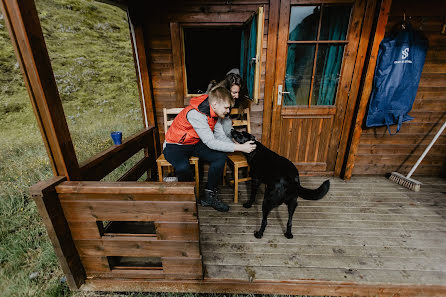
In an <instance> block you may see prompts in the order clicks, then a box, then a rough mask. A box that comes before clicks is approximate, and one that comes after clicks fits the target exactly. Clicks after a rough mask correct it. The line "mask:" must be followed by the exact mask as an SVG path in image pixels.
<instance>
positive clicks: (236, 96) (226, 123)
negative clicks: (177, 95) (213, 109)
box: [206, 68, 251, 138]
mask: <svg viewBox="0 0 446 297" xmlns="http://www.w3.org/2000/svg"><path fill="white" fill-rule="evenodd" d="M217 87H225V88H226V89H228V90H229V92H231V96H232V103H231V107H237V108H238V109H239V117H242V116H243V113H244V110H245V109H246V108H249V106H250V105H251V99H250V98H249V97H248V96H247V95H246V92H245V91H244V90H245V89H244V88H242V77H241V76H240V71H239V70H238V69H237V68H233V69H231V70H229V71H228V73H226V77H225V79H224V80H222V81H221V82H219V83H218V84H217V83H216V81H215V80H214V81H211V82H210V83H209V85H208V91H207V92H206V93H208V92H209V91H210V90H212V89H214V88H217ZM221 124H222V126H223V130H224V132H225V134H226V135H227V136H228V137H229V138H231V129H232V121H231V119H230V117H229V115H227V116H226V117H225V118H224V119H222V120H221Z"/></svg>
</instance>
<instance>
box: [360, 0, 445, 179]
mask: <svg viewBox="0 0 446 297" xmlns="http://www.w3.org/2000/svg"><path fill="white" fill-rule="evenodd" d="M418 3H419V2H418ZM420 7H421V8H420ZM442 7H443V8H444V7H445V4H444V2H443V1H440V0H436V1H429V5H420V4H418V5H416V1H402V0H394V1H393V2H392V6H391V9H390V14H389V20H388V23H387V26H386V33H388V32H390V30H391V29H392V28H393V27H394V26H395V25H397V24H398V23H400V22H401V21H402V18H403V16H402V11H403V10H405V12H406V17H407V18H408V19H409V21H410V22H411V24H412V25H413V27H414V28H415V29H417V30H421V31H422V32H423V33H424V34H425V35H426V37H427V38H428V40H429V48H428V51H427V56H426V62H425V65H424V69H423V73H422V75H421V80H420V84H419V88H418V92H417V95H416V99H415V102H414V104H413V108H412V111H411V112H410V113H409V115H411V116H413V117H414V118H415V119H414V120H412V121H409V122H405V123H403V125H402V127H401V130H400V132H399V133H398V134H396V135H392V136H391V135H389V134H388V132H387V128H386V127H379V128H365V127H363V129H364V130H363V131H362V135H361V139H360V143H359V148H358V153H357V156H356V161H355V167H354V169H353V174H367V175H376V174H385V173H388V172H391V171H398V172H400V173H402V174H407V173H408V172H409V171H410V169H411V167H412V166H413V165H414V164H415V162H416V161H417V159H418V158H419V157H420V156H421V154H422V153H423V150H424V149H425V148H426V146H427V144H429V142H430V141H431V140H432V139H433V137H434V135H435V133H436V132H437V131H438V129H439V128H440V127H441V125H442V123H443V122H444V121H445V120H446V66H445V65H446V64H445V62H446V46H445V45H446V37H445V36H444V35H441V34H440V30H441V26H442V24H443V18H444V16H442V13H443V14H444V9H441V8H442ZM403 8H404V9H403ZM369 83H371V82H369ZM391 129H392V131H395V127H391ZM444 139H445V137H444V136H441V137H440V138H439V139H438V140H437V142H436V143H435V145H434V146H433V147H432V148H431V150H430V151H429V153H428V155H427V156H426V157H425V159H424V160H423V161H422V162H421V164H420V166H419V167H418V168H417V170H416V171H415V173H414V174H415V175H439V174H441V173H444V172H443V171H444V168H445V165H446V150H445V148H444V141H445V140H444Z"/></svg>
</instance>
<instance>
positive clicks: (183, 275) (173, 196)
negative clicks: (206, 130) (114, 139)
mask: <svg viewBox="0 0 446 297" xmlns="http://www.w3.org/2000/svg"><path fill="white" fill-rule="evenodd" d="M56 191H57V194H58V198H59V200H60V205H61V206H62V209H63V212H64V214H65V218H66V221H67V222H68V227H69V231H71V236H72V239H73V240H74V245H75V246H76V249H77V252H78V253H79V256H80V260H81V262H82V264H83V266H84V268H85V273H86V276H87V278H91V277H104V278H133V277H136V278H157V279H163V278H166V279H202V275H203V267H202V259H201V255H200V247H199V226H198V212H197V206H196V201H195V193H194V184H193V183H176V184H172V185H165V184H162V183H141V182H88V181H87V182H63V183H61V184H60V185H58V186H57V187H56ZM110 221H112V224H116V225H119V224H121V225H122V223H123V222H129V221H130V222H132V221H133V222H135V221H136V222H137V223H144V222H152V223H153V225H154V226H155V233H153V231H152V230H148V229H147V228H144V229H141V228H140V231H142V232H133V231H134V229H132V230H133V231H130V230H129V229H127V231H126V230H124V229H125V228H121V229H120V231H119V232H112V233H110V234H108V233H106V232H104V231H103V227H101V226H103V222H110ZM127 228H128V227H127ZM68 234H70V232H68ZM115 257H130V258H136V259H139V260H138V261H141V259H144V258H158V259H160V261H161V263H162V265H161V267H158V266H157V267H148V266H147V265H142V266H140V267H139V266H138V267H135V266H128V267H118V266H117V267H114V266H113V265H112V264H111V262H110V261H109V260H110V259H113V258H115Z"/></svg>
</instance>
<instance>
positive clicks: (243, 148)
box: [234, 140, 257, 154]
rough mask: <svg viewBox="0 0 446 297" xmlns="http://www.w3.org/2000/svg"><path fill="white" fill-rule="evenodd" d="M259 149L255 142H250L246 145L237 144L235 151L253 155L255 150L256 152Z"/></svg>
mask: <svg viewBox="0 0 446 297" xmlns="http://www.w3.org/2000/svg"><path fill="white" fill-rule="evenodd" d="M256 147H257V145H256V143H255V141H253V140H251V141H248V142H245V143H244V144H237V143H236V144H235V149H234V150H235V151H239V152H244V153H247V154H249V153H251V152H252V151H253V150H255V149H256Z"/></svg>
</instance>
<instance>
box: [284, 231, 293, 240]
mask: <svg viewBox="0 0 446 297" xmlns="http://www.w3.org/2000/svg"><path fill="white" fill-rule="evenodd" d="M283 235H285V237H286V238H288V239H291V238H293V234H291V233H288V232H285V233H283Z"/></svg>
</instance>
